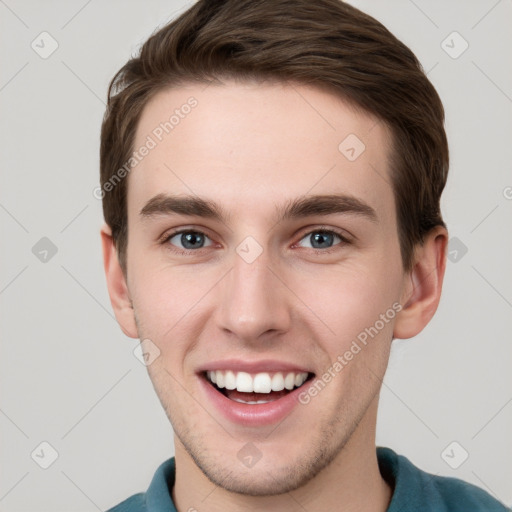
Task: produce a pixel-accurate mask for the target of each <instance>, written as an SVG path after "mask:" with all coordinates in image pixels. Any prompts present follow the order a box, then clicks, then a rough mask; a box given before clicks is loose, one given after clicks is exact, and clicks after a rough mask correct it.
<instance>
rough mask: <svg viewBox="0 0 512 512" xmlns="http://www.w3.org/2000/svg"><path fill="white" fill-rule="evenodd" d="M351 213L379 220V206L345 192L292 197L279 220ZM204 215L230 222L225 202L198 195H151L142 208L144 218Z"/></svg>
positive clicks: (279, 209) (278, 211)
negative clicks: (370, 204)
mask: <svg viewBox="0 0 512 512" xmlns="http://www.w3.org/2000/svg"><path fill="white" fill-rule="evenodd" d="M340 213H341V214H350V215H356V216H360V217H364V218H366V219H367V220H369V221H371V222H374V223H378V217H377V213H376V212H375V210H374V209H373V208H372V207H371V206H369V205H368V204H366V203H365V202H363V201H362V200H360V199H358V198H356V197H354V196H350V195H343V194H329V195H311V196H304V197H299V198H296V199H292V200H290V201H288V202H287V203H285V204H284V205H282V206H278V207H276V219H277V222H281V221H284V220H290V219H300V218H304V217H312V216H317V215H320V216H324V215H325V216H327V215H333V214H340ZM173 214H177V215H185V216H190V217H203V218H206V219H212V220H216V221H219V222H223V223H224V222H228V220H229V215H228V214H227V212H226V211H225V210H224V208H222V206H221V205H219V204H217V203H215V202H214V201H211V200H208V199H203V198H201V197H198V196H175V195H167V194H158V195H156V196H154V197H153V198H151V199H150V200H149V201H148V202H147V203H146V204H145V206H144V207H143V208H142V209H141V211H140V216H141V217H142V219H143V220H144V219H149V218H152V217H157V216H166V215H173Z"/></svg>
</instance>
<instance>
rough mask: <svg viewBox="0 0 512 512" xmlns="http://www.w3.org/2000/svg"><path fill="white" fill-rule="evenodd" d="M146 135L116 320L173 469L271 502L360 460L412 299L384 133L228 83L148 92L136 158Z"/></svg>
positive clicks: (313, 96)
mask: <svg viewBox="0 0 512 512" xmlns="http://www.w3.org/2000/svg"><path fill="white" fill-rule="evenodd" d="M190 97H194V98H195V99H196V100H197V106H195V108H193V109H183V111H185V110H186V111H187V112H188V111H189V110H190V113H188V114H187V115H182V116H180V119H179V121H178V122H177V123H176V125H175V126H174V127H173V129H172V131H169V133H168V134H166V133H165V132H164V133H163V135H162V136H161V138H162V140H161V141H159V142H158V140H157V139H156V137H155V135H154V134H155V133H160V132H155V131H154V130H155V128H157V127H158V126H159V125H160V123H162V122H165V121H166V120H168V119H169V116H170V115H171V114H172V112H173V111H175V109H180V107H181V106H182V105H184V104H186V103H187V100H188V99H189V98H190ZM180 112H181V111H180ZM148 135H150V136H151V137H152V138H153V139H155V140H156V141H157V142H158V143H157V144H156V146H155V147H154V148H152V149H151V150H150V151H149V153H148V155H147V156H145V158H144V159H143V160H142V161H141V162H140V163H139V164H138V165H137V166H136V167H135V168H134V169H133V170H132V171H131V174H130V176H129V186H128V198H127V204H128V233H129V236H128V248H127V283H126V285H127V290H128V291H127V293H129V296H130V298H131V301H132V304H133V311H131V312H130V311H129V310H128V308H125V309H124V313H122V312H120V311H119V310H116V314H117V315H118V319H119V321H120V323H121V325H122V327H123V330H124V331H125V333H127V334H129V335H130V336H134V337H135V336H138V337H140V338H141V340H142V339H149V340H151V344H154V345H156V347H158V349H159V351H160V354H159V356H158V357H157V358H156V359H155V360H154V361H153V362H152V363H151V364H150V365H149V366H148V371H149V375H150V378H151V380H152V382H153V385H154V387H155V390H156V392H157V394H158V396H159V398H160V400H161V403H162V405H163V407H164V408H165V411H166V413H167V415H168V417H169V419H170V421H171V423H172V425H173V428H174V432H175V436H176V438H177V439H176V443H177V445H176V450H177V452H176V453H177V457H178V454H179V456H180V457H190V458H191V459H190V460H192V459H193V460H194V461H195V464H196V465H197V466H198V467H199V468H200V469H201V470H202V471H203V473H204V474H205V475H206V476H207V477H208V478H209V479H210V480H211V481H213V482H214V483H216V484H217V485H219V486H221V487H223V488H225V489H228V490H231V491H236V492H242V493H246V494H253V495H269V494H277V493H281V492H285V491H289V490H291V489H295V488H297V487H298V486H300V485H302V484H304V483H305V482H307V481H309V480H311V479H312V478H313V477H314V476H315V475H317V474H318V473H319V472H320V470H321V469H322V468H324V467H325V466H327V465H328V464H329V463H330V462H333V461H336V460H341V458H342V457H343V456H344V454H348V453H349V452H351V451H352V452H353V453H355V452H357V451H359V452H360V451H361V450H362V449H363V446H373V449H374V444H373V443H374V435H375V434H374V430H375V421H376V410H377V401H378V393H379V389H380V386H381V379H382V377H383V376H384V373H385V369H386V366H387V362H388V357H389V350H390V344H391V340H392V337H393V330H394V326H395V322H396V320H397V317H396V315H395V314H396V311H397V307H396V306H397V304H400V303H402V304H404V299H405V298H406V296H407V294H408V293H409V292H410V290H411V289H410V287H408V283H409V281H408V279H407V276H405V275H404V274H403V269H402V262H401V256H400V247H399V241H398V231H397V221H396V215H395V202H394V196H393V190H392V188H391V186H390V179H389V172H390V171H389V168H388V163H387V162H388V153H389V150H390V136H389V132H388V131H387V129H386V128H385V126H384V125H383V124H382V123H379V122H377V120H376V119H375V118H373V117H371V116H370V115H368V114H364V113H362V112H360V111H356V110H354V109H353V108H351V107H350V106H348V105H347V104H346V103H345V102H343V101H342V100H341V99H339V98H337V97H335V96H333V95H331V94H329V93H326V92H322V91H320V90H319V89H315V88H310V87H306V86H298V85H295V86H293V87H292V86H290V85H282V84H273V85H272V84H267V85H261V84H259V85H257V84H251V83H243V84H240V83H235V82H227V83H226V84H225V85H210V86H209V87H206V88H205V86H204V85H202V86H193V85H190V86H186V87H185V86H184V87H180V88H178V89H174V90H167V91H164V92H160V93H159V94H157V95H156V96H155V97H154V98H153V99H152V100H151V101H150V102H149V103H148V105H147V106H146V108H145V109H144V112H143V115H142V118H141V120H140V123H139V126H138V129H137V135H136V140H135V144H134V146H135V147H136V148H139V147H140V146H142V145H143V144H145V143H146V141H147V137H148ZM347 137H348V139H347ZM356 137H357V138H356ZM345 139H346V140H345ZM358 139H359V141H358ZM361 142H362V143H364V147H363V146H362V145H361ZM352 148H353V149H352ZM363 149H364V150H363ZM361 150H363V151H362V153H361ZM359 153H360V154H359ZM354 157H355V158H354ZM177 232H178V234H177ZM119 286H121V285H119ZM130 314H132V317H133V316H134V318H135V319H136V327H135V323H134V322H133V319H131V318H130ZM363 333H366V339H365V335H364V334H363ZM370 333H371V334H370ZM363 339H365V343H363V342H362V340H363ZM146 343H148V342H146ZM354 343H355V344H354ZM151 346H153V345H151ZM356 347H358V348H359V350H358V349H357V348H356ZM154 349H155V347H154V346H153V350H154ZM347 351H349V352H350V353H351V354H352V356H350V355H349V354H348V353H347ZM336 362H337V363H338V364H336ZM329 375H330V378H329ZM212 380H213V381H216V383H217V384H214V383H212V382H211V381H212ZM304 380H305V382H303V381H304ZM301 384H302V385H301ZM297 386H299V387H298V388H297ZM283 388H284V389H283ZM291 388H294V389H295V390H293V391H292V389H291ZM247 402H249V403H247ZM255 402H256V403H255ZM259 402H261V403H259ZM346 456H348V455H346Z"/></svg>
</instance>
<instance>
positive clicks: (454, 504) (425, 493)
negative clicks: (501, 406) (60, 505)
mask: <svg viewBox="0 0 512 512" xmlns="http://www.w3.org/2000/svg"><path fill="white" fill-rule="evenodd" d="M377 458H378V461H379V469H380V472H381V474H382V476H383V478H384V479H385V480H386V481H387V482H388V483H389V485H390V486H391V487H392V488H394V491H393V498H392V499H391V503H390V504H389V507H388V510H387V512H416V511H418V512H510V509H507V508H506V507H505V506H504V505H502V504H501V503H500V502H499V501H497V500H495V499H494V498H493V497H492V496H491V495H490V494H488V493H487V492H486V491H484V490H482V489H480V488H479V487H476V486H475V485H472V484H469V483H467V482H464V481H462V480H459V479H458V478H450V477H443V476H436V475H432V474H430V473H426V472H425V471H422V470H421V469H419V468H417V467H416V466H414V465H413V464H412V463H411V462H410V461H409V459H407V458H406V457H404V456H402V455H397V454H396V453H395V452H394V451H393V450H391V449H389V448H380V447H379V448H377ZM175 470H176V468H175V465H174V457H173V458H171V459H168V460H166V461H165V462H164V463H163V464H161V465H160V466H159V468H158V469H157V470H156V473H155V475H154V477H153V480H151V484H150V486H149V488H148V490H147V491H146V492H145V493H139V494H135V495H133V496H131V497H130V498H128V499H126V500H125V501H123V502H121V503H119V505H117V506H115V507H114V508H111V509H109V510H108V511H107V512H177V511H176V508H175V506H174V503H173V501H172V497H171V489H172V488H173V486H174V477H175Z"/></svg>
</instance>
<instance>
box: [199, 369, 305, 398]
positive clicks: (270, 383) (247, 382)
mask: <svg viewBox="0 0 512 512" xmlns="http://www.w3.org/2000/svg"><path fill="white" fill-rule="evenodd" d="M206 376H207V377H208V379H209V380H210V381H211V382H213V383H214V384H217V387H219V388H226V389H236V390H237V391H242V392H245V393H252V392H254V393H270V392H271V391H282V390H283V389H285V388H286V389H288V390H292V389H293V388H294V387H298V386H302V384H304V382H305V381H306V379H307V378H308V373H307V372H299V373H296V372H289V373H280V372H278V373H274V374H272V375H270V374H269V373H257V374H255V375H251V374H250V373H246V372H232V371H231V370H227V371H222V370H212V371H208V372H206Z"/></svg>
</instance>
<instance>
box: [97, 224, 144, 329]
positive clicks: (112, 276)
mask: <svg viewBox="0 0 512 512" xmlns="http://www.w3.org/2000/svg"><path fill="white" fill-rule="evenodd" d="M100 234H101V244H102V248H103V267H104V269H105V277H106V279H107V288H108V294H109V296H110V302H111V304H112V308H113V309H114V314H115V315H116V319H117V321H118V323H119V325H120V327H121V329H122V331H123V332H124V333H125V334H126V336H129V337H130V338H138V337H139V336H138V332H137V325H136V323H135V314H134V311H133V307H132V301H131V298H130V293H129V290H128V286H127V283H126V277H125V275H124V273H123V270H122V268H121V265H120V264H119V259H118V256H117V251H116V248H115V244H114V241H113V238H112V231H111V229H110V227H109V226H108V225H106V224H105V225H103V226H102V228H101V231H100Z"/></svg>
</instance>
